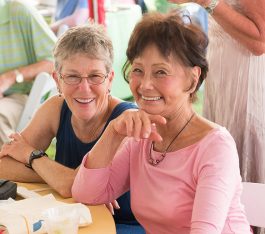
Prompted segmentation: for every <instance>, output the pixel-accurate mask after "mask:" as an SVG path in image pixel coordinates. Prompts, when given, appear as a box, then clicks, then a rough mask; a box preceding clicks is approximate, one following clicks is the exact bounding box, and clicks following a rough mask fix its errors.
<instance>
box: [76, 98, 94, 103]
mask: <svg viewBox="0 0 265 234" xmlns="http://www.w3.org/2000/svg"><path fill="white" fill-rule="evenodd" d="M75 100H76V101H78V102H81V103H89V102H91V101H92V100H93V99H92V98H88V99H81V98H76V99H75Z"/></svg>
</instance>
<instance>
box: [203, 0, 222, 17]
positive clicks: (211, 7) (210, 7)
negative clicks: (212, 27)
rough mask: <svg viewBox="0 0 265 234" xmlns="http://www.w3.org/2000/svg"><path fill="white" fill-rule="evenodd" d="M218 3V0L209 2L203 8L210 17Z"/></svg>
mask: <svg viewBox="0 0 265 234" xmlns="http://www.w3.org/2000/svg"><path fill="white" fill-rule="evenodd" d="M219 3H220V1H219V0H211V1H210V2H209V4H208V5H207V6H206V7H205V8H204V9H205V10H206V11H207V12H208V13H209V14H210V15H212V14H213V12H214V9H215V8H216V7H217V6H218V4H219Z"/></svg>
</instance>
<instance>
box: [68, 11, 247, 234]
mask: <svg viewBox="0 0 265 234" xmlns="http://www.w3.org/2000/svg"><path fill="white" fill-rule="evenodd" d="M207 42H208V41H207V37H206V36H205V34H204V33H203V32H202V31H201V30H200V29H199V28H198V27H196V26H194V25H189V24H188V25H187V24H185V23H184V22H183V21H182V19H181V18H180V17H178V16H177V15H176V13H172V14H167V15H161V14H159V13H152V14H148V13H147V14H146V15H145V16H144V17H143V19H142V21H140V22H139V23H138V24H137V25H136V27H135V29H134V31H133V33H132V35H131V38H130V41H129V45H128V49H127V58H128V62H127V63H126V65H125V71H124V73H125V74H126V77H128V80H129V85H130V89H131V91H132V93H133V96H134V98H135V100H136V102H137V104H138V106H139V111H134V112H124V113H123V114H121V115H120V116H119V117H118V118H116V119H114V120H112V121H111V123H110V124H109V125H108V127H107V129H106V130H105V131H104V133H103V135H102V136H101V138H100V140H99V141H98V142H97V144H96V145H95V146H94V147H93V149H92V150H91V151H90V152H89V153H88V154H87V155H86V157H84V159H83V162H82V164H81V166H80V167H79V171H78V173H77V176H76V178H75V181H74V184H73V187H72V193H73V197H74V199H75V200H76V201H79V202H84V203H88V204H100V203H105V202H109V201H111V200H112V199H115V198H116V197H119V196H120V195H121V194H123V193H124V192H126V191H128V190H129V189H130V191H131V205H132V210H133V213H134V215H135V217H136V218H137V220H138V221H139V222H140V223H141V224H142V226H143V227H144V228H145V230H146V232H147V233H152V234H155V233H163V234H167V233H168V234H172V233H181V234H195V233H196V234H199V233H202V234H205V233H211V234H213V233H216V234H217V233H226V234H227V233H242V234H243V233H244V234H250V233H251V232H250V227H249V224H248V222H247V220H246V217H245V213H244V211H243V208H242V205H241V203H240V194H241V190H242V184H241V177H240V172H239V165H238V155H237V150H236V146H235V142H234V140H233V138H232V137H231V135H230V134H229V132H228V131H227V130H226V129H225V128H223V127H221V126H219V125H217V124H214V123H213V122H210V121H208V120H206V119H205V118H203V117H201V116H199V115H198V114H196V113H194V111H193V109H192V102H193V101H194V100H195V97H196V92H197V90H198V88H199V87H200V85H201V83H202V82H203V80H204V78H205V77H206V73H207V70H208V64H207V61H206V58H205V54H206V46H207ZM127 136H128V137H129V138H126V137H127ZM121 142H123V143H122V145H121ZM106 149H107V150H106ZM99 156H100V157H99Z"/></svg>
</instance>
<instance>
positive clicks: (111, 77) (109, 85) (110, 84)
mask: <svg viewBox="0 0 265 234" xmlns="http://www.w3.org/2000/svg"><path fill="white" fill-rule="evenodd" d="M113 79H114V70H111V71H110V72H109V78H108V80H109V82H108V87H107V88H108V90H111V86H112V82H113Z"/></svg>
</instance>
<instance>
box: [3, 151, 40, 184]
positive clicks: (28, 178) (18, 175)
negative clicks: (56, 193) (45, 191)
mask: <svg viewBox="0 0 265 234" xmlns="http://www.w3.org/2000/svg"><path fill="white" fill-rule="evenodd" d="M0 178H2V179H7V180H13V181H17V182H36V183H37V182H40V183H41V182H43V180H42V179H41V177H39V176H38V175H37V174H36V173H35V172H34V171H33V170H31V169H29V168H27V167H25V165H24V164H23V163H21V162H18V161H17V160H15V159H13V158H11V157H8V156H7V157H3V158H2V159H1V160H0Z"/></svg>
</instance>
